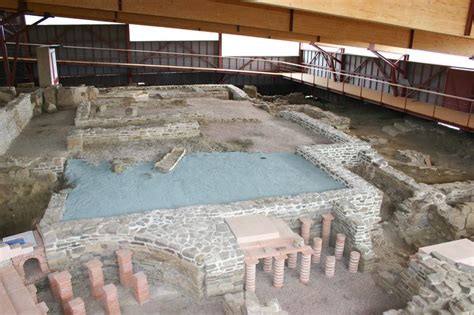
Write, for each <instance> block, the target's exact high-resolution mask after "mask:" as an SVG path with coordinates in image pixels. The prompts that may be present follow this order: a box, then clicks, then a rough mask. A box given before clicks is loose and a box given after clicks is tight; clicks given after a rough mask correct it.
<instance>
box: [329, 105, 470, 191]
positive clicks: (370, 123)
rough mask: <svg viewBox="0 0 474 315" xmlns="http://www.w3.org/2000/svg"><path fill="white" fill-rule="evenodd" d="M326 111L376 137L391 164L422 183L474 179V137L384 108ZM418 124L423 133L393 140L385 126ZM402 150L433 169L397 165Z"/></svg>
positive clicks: (362, 133) (338, 107)
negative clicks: (427, 158) (425, 159)
mask: <svg viewBox="0 0 474 315" xmlns="http://www.w3.org/2000/svg"><path fill="white" fill-rule="evenodd" d="M320 107H321V108H322V109H325V110H330V111H332V112H334V113H336V114H338V115H341V116H346V117H349V118H350V119H351V129H350V132H351V133H352V134H354V135H356V136H358V137H367V136H369V137H371V136H376V137H380V138H384V139H386V140H387V143H383V144H375V145H373V146H374V148H375V149H377V151H379V152H380V153H381V154H382V155H383V156H384V157H385V158H386V159H388V160H389V162H390V164H391V165H392V166H393V167H395V168H398V169H400V170H401V171H403V172H405V173H406V174H408V175H410V176H412V177H413V178H414V179H415V180H417V181H418V182H422V183H427V184H434V183H445V182H452V181H462V180H470V179H474V134H472V133H468V132H462V131H456V130H452V129H449V128H446V127H444V126H440V125H437V124H436V123H434V122H432V121H428V120H425V119H421V118H417V117H414V116H411V115H407V114H403V113H400V112H397V111H393V110H390V109H386V108H383V107H381V106H377V105H372V104H367V103H361V102H352V103H347V104H344V105H335V104H330V103H322V105H321V106H320ZM405 120H409V121H410V122H413V123H415V124H416V125H418V126H419V127H420V130H414V131H411V132H407V133H403V134H399V135H398V136H395V137H393V136H390V135H389V134H387V133H385V132H383V131H382V128H383V127H385V126H391V125H393V124H394V123H397V122H398V123H403V122H404V121H405ZM400 149H404V150H406V149H409V150H416V151H419V152H422V153H425V154H428V155H429V156H430V157H431V161H432V164H433V167H432V168H419V167H413V166H408V165H403V164H399V163H396V160H397V159H396V152H397V150H400Z"/></svg>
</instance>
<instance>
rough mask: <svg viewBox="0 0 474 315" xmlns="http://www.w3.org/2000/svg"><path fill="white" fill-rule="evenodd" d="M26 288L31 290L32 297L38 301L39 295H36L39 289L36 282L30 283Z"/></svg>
mask: <svg viewBox="0 0 474 315" xmlns="http://www.w3.org/2000/svg"><path fill="white" fill-rule="evenodd" d="M26 288H27V289H28V291H29V292H30V294H31V298H32V299H33V301H34V302H35V303H38V297H37V296H36V292H38V289H37V288H36V286H35V285H34V284H29V285H27V286H26Z"/></svg>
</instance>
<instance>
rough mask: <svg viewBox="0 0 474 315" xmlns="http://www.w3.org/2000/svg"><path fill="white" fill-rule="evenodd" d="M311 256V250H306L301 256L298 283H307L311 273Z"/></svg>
mask: <svg viewBox="0 0 474 315" xmlns="http://www.w3.org/2000/svg"><path fill="white" fill-rule="evenodd" d="M311 254H312V251H311V250H306V251H304V252H303V253H302V254H301V265H300V281H301V282H302V283H305V284H306V283H308V282H309V275H310V272H311Z"/></svg>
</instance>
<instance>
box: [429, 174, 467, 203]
mask: <svg viewBox="0 0 474 315" xmlns="http://www.w3.org/2000/svg"><path fill="white" fill-rule="evenodd" d="M432 187H434V188H436V189H438V190H439V191H441V192H442V193H443V194H444V195H445V196H446V202H447V203H448V204H450V205H455V204H458V203H463V202H474V180H468V181H465V182H454V183H445V184H436V185H433V186H432Z"/></svg>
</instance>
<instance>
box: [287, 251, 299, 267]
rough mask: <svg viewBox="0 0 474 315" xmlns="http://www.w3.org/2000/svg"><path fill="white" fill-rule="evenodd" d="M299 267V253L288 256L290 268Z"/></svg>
mask: <svg viewBox="0 0 474 315" xmlns="http://www.w3.org/2000/svg"><path fill="white" fill-rule="evenodd" d="M297 265H298V253H291V254H288V268H291V269H295V268H296V266H297Z"/></svg>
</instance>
